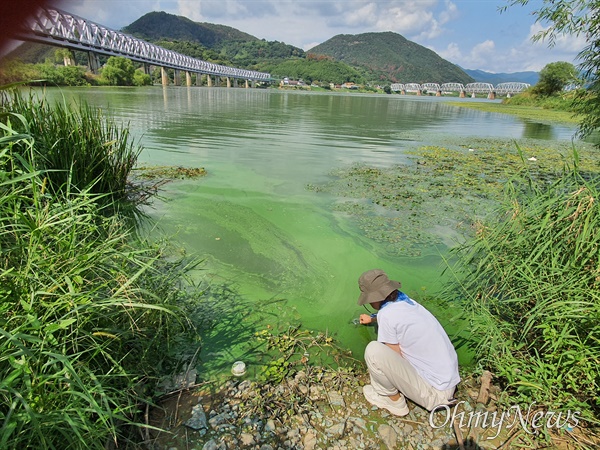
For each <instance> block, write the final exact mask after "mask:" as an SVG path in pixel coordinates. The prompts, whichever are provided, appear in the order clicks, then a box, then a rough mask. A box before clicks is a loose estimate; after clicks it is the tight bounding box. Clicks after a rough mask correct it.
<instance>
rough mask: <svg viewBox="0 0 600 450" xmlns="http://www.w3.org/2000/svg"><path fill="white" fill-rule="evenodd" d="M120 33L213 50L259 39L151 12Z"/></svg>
mask: <svg viewBox="0 0 600 450" xmlns="http://www.w3.org/2000/svg"><path fill="white" fill-rule="evenodd" d="M123 32H125V33H128V34H132V35H134V36H137V37H139V38H140V39H144V40H147V41H150V42H154V41H157V40H159V39H164V38H169V39H171V40H178V41H190V42H199V43H200V44H202V45H204V46H206V47H208V48H214V47H218V46H219V44H222V43H224V42H226V41H243V42H250V41H258V40H259V39H258V38H257V37H255V36H252V35H250V34H248V33H244V32H243V31H240V30H237V29H235V28H232V27H228V26H225V25H217V24H213V23H200V22H194V21H192V20H190V19H188V18H187V17H183V16H176V15H174V14H168V13H166V12H162V11H161V12H151V13H148V14H145V15H143V16H142V17H140V18H139V19H138V20H136V21H135V22H133V23H131V24H130V25H128V26H126V27H125V28H123Z"/></svg>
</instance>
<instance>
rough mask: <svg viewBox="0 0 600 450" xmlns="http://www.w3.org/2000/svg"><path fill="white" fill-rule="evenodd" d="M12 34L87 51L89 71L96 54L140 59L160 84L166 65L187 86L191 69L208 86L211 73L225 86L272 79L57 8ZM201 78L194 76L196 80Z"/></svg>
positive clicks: (166, 80) (42, 10) (165, 79)
mask: <svg viewBox="0 0 600 450" xmlns="http://www.w3.org/2000/svg"><path fill="white" fill-rule="evenodd" d="M15 38H16V39H20V40H24V41H30V42H38V43H42V44H49V45H53V46H58V47H64V48H67V49H69V50H80V51H84V52H87V55H88V65H89V68H90V70H91V71H92V72H96V71H97V70H98V69H99V68H100V62H99V58H98V56H99V55H106V56H123V57H126V58H129V59H131V60H132V61H136V62H139V63H142V64H143V65H144V70H145V71H146V73H149V72H150V66H155V67H160V69H161V78H162V84H163V85H167V84H169V81H170V80H169V78H168V72H167V69H174V70H175V77H174V83H175V84H178V79H179V75H180V72H185V75H186V84H187V85H188V86H191V84H192V74H193V73H195V74H200V75H206V77H207V79H206V80H207V84H208V85H209V86H212V85H213V77H214V79H215V82H216V83H217V84H219V81H220V79H221V78H225V80H226V83H227V87H231V82H232V80H233V82H234V85H237V82H238V80H242V81H243V82H245V87H249V85H250V84H252V85H253V86H254V85H255V83H256V82H261V81H272V78H271V75H270V74H269V73H265V72H257V71H253V70H245V69H239V68H236V67H229V66H223V65H220V64H214V63H211V62H208V61H204V60H201V59H196V58H192V57H191V56H186V55H182V54H181V53H177V52H174V51H172V50H167V49H165V48H163V47H160V46H158V45H154V44H151V43H150V42H146V41H144V40H142V39H138V38H135V37H133V36H130V35H128V34H125V33H122V32H120V31H115V30H111V29H110V28H106V27H104V26H102V25H99V24H97V23H94V22H92V21H90V20H87V19H84V18H83V17H79V16H76V15H74V14H71V13H68V12H66V11H62V10H60V9H56V8H40V9H39V10H38V11H37V12H36V13H35V14H34V15H32V16H31V17H30V18H29V20H28V21H27V23H26V24H25V26H24V27H22V29H21V31H20V32H19V33H18V34H17V35H16V36H15ZM66 62H67V63H68V61H66ZM73 64H74V63H73ZM200 78H201V77H200V76H197V77H196V82H197V84H199V82H200Z"/></svg>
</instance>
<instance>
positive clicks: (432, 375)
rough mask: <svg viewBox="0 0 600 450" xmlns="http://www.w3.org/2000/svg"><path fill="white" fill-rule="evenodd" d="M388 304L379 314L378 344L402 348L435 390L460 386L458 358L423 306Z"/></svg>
mask: <svg viewBox="0 0 600 450" xmlns="http://www.w3.org/2000/svg"><path fill="white" fill-rule="evenodd" d="M410 302H411V303H412V305H411V304H410V303H409V302H407V301H397V302H394V303H387V304H386V305H384V307H383V308H381V310H380V311H379V313H378V314H377V324H378V325H379V331H378V332H377V340H378V341H379V342H383V343H386V344H399V345H400V350H401V351H402V355H403V356H404V357H405V358H406V359H407V360H408V361H409V362H410V363H411V364H412V366H413V367H414V368H415V369H416V370H417V372H418V373H419V375H421V377H423V378H424V379H425V380H426V381H428V382H429V384H431V385H432V386H433V387H434V388H436V389H438V390H440V391H445V390H446V389H450V388H452V387H454V386H456V385H457V384H458V383H459V381H460V376H459V375H458V357H457V356H456V350H454V346H453V345H452V342H450V339H449V338H448V335H447V334H446V332H445V331H444V329H443V328H442V326H441V325H440V323H439V322H438V321H437V319H436V318H435V317H434V316H433V314H431V313H430V312H429V311H427V310H426V309H425V308H424V307H423V306H421V305H420V304H418V303H417V302H415V301H414V300H412V299H411V300H410Z"/></svg>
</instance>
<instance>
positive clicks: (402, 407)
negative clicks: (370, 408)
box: [363, 384, 410, 417]
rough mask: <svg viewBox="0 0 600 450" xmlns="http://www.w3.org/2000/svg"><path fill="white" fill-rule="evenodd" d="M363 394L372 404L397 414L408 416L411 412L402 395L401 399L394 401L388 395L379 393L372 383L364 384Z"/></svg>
mask: <svg viewBox="0 0 600 450" xmlns="http://www.w3.org/2000/svg"><path fill="white" fill-rule="evenodd" d="M363 394H364V395H365V398H366V399H367V401H368V402H369V403H370V404H371V405H375V406H377V407H378V408H383V409H387V410H388V411H389V412H391V413H392V414H394V415H396V416H400V417H402V416H406V415H407V414H408V413H409V412H410V409H408V405H407V404H406V400H405V399H404V397H402V396H401V397H400V400H396V401H393V400H391V399H390V398H389V397H388V396H386V395H379V394H378V393H377V392H375V390H374V389H373V386H371V385H370V384H367V385H365V386H363ZM400 395H402V394H400Z"/></svg>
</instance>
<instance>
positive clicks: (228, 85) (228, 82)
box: [225, 77, 231, 88]
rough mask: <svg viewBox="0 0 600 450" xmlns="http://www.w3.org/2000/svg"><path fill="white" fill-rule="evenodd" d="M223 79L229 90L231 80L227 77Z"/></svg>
mask: <svg viewBox="0 0 600 450" xmlns="http://www.w3.org/2000/svg"><path fill="white" fill-rule="evenodd" d="M225 79H226V80H227V87H228V88H230V87H231V79H230V78H229V77H225Z"/></svg>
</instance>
